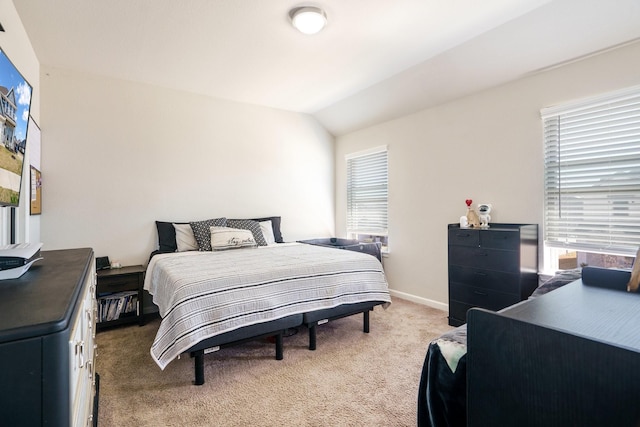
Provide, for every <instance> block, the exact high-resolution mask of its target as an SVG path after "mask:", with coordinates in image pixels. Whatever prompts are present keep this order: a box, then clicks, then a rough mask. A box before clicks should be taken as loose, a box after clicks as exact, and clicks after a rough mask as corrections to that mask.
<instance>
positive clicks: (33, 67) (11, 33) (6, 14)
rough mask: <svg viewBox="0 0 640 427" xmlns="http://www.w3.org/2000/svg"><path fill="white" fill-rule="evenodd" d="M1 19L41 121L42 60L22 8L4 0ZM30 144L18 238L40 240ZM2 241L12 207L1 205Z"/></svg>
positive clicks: (4, 40)
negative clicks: (32, 210) (32, 199)
mask: <svg viewBox="0 0 640 427" xmlns="http://www.w3.org/2000/svg"><path fill="white" fill-rule="evenodd" d="M0 22H1V23H2V26H3V27H4V30H5V31H4V32H0V48H2V50H3V52H4V53H5V55H6V56H7V57H8V58H9V59H10V60H11V62H12V63H13V65H14V66H15V67H16V68H17V69H18V71H20V74H22V76H23V77H24V78H25V80H27V81H28V82H29V84H30V85H31V86H32V88H33V89H32V93H31V109H30V113H31V116H33V118H34V119H35V120H36V122H39V118H40V74H39V71H40V63H39V62H38V58H37V57H36V54H35V52H34V50H33V48H32V47H31V42H30V41H29V37H28V36H27V33H26V32H25V30H24V27H23V26H22V21H21V20H20V17H19V16H18V12H17V11H16V9H15V6H14V5H13V2H11V1H10V0H0ZM29 151H30V150H29V146H27V152H26V153H25V154H26V155H25V167H24V168H23V174H22V191H21V194H20V207H19V208H18V209H16V241H17V242H38V241H40V217H39V216H31V215H30V213H29V210H30V209H29V208H30V200H29V197H30V173H29V166H28V165H29ZM0 242H2V243H3V244H6V243H9V208H0Z"/></svg>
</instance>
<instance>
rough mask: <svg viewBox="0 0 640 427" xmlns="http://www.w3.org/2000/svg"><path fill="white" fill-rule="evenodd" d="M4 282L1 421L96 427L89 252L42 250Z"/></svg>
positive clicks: (0, 299)
mask: <svg viewBox="0 0 640 427" xmlns="http://www.w3.org/2000/svg"><path fill="white" fill-rule="evenodd" d="M42 255H43V257H44V259H43V260H41V261H38V262H37V263H36V264H34V265H33V266H32V267H31V269H30V270H29V271H28V272H27V273H25V274H24V275H23V276H22V277H20V278H18V279H12V280H4V281H0V402H2V404H0V420H2V423H3V424H4V423H6V425H20V426H43V425H47V426H91V425H95V421H96V419H95V416H94V408H97V405H95V404H94V400H95V396H96V393H97V390H96V373H95V361H94V358H95V354H96V352H95V312H96V305H95V283H96V279H95V260H94V254H93V250H92V249H90V248H82V249H68V250H58V251H44V252H42Z"/></svg>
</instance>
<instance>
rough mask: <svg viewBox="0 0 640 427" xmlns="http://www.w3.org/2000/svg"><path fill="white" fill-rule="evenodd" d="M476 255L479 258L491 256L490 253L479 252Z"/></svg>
mask: <svg viewBox="0 0 640 427" xmlns="http://www.w3.org/2000/svg"><path fill="white" fill-rule="evenodd" d="M476 255H478V256H489V253H488V252H478V253H477V254H476Z"/></svg>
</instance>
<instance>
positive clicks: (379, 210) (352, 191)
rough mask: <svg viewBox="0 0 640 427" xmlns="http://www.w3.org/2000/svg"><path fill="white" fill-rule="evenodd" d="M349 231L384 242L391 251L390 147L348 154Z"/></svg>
mask: <svg viewBox="0 0 640 427" xmlns="http://www.w3.org/2000/svg"><path fill="white" fill-rule="evenodd" d="M346 160H347V233H348V235H349V237H350V238H352V239H358V240H360V241H371V242H381V243H382V249H383V251H385V252H386V251H388V243H389V242H388V233H387V204H388V171H387V168H388V166H387V147H386V146H385V147H378V148H375V149H372V150H367V151H364V152H359V153H354V154H350V155H348V156H346Z"/></svg>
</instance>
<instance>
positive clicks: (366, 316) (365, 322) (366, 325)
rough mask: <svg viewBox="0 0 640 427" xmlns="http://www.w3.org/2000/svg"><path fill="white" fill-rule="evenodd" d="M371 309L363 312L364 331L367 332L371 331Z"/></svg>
mask: <svg viewBox="0 0 640 427" xmlns="http://www.w3.org/2000/svg"><path fill="white" fill-rule="evenodd" d="M369 311H370V310H367V311H365V312H364V313H362V314H363V315H364V325H363V328H362V331H363V332H364V333H365V334H368V333H369Z"/></svg>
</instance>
